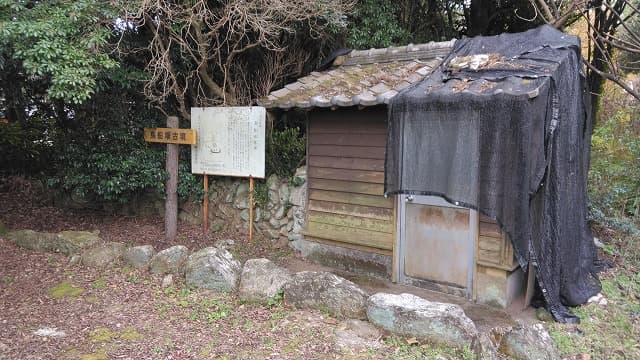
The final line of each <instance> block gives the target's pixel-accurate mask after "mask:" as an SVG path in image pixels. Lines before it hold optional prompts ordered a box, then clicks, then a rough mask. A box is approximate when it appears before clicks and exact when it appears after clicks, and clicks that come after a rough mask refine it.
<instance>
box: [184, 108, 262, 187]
mask: <svg viewBox="0 0 640 360" xmlns="http://www.w3.org/2000/svg"><path fill="white" fill-rule="evenodd" d="M191 128H192V129H193V130H195V132H196V134H197V140H196V144H193V145H191V172H192V173H194V174H203V175H219V176H235V177H249V178H264V177H265V140H266V139H265V133H266V109H265V108H264V107H260V106H242V107H207V108H199V107H193V108H191Z"/></svg>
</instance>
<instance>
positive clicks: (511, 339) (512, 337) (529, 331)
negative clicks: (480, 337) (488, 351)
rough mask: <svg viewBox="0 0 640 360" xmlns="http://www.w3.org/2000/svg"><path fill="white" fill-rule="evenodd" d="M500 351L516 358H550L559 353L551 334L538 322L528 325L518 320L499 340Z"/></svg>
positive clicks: (523, 359)
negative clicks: (516, 324)
mask: <svg viewBox="0 0 640 360" xmlns="http://www.w3.org/2000/svg"><path fill="white" fill-rule="evenodd" d="M500 351H501V352H502V353H503V354H505V355H508V356H509V358H510V359H516V360H552V359H559V358H560V354H559V353H558V349H557V348H556V345H555V343H554V342H553V339H552V338H551V335H549V333H548V332H547V330H546V329H545V328H544V325H542V324H540V323H538V324H533V325H529V324H526V323H524V322H520V323H519V324H518V326H515V327H513V328H512V329H511V331H508V332H506V333H505V334H504V335H503V336H502V340H501V341H500Z"/></svg>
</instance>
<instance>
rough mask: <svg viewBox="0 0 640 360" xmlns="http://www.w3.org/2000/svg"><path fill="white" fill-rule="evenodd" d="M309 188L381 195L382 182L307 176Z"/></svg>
mask: <svg viewBox="0 0 640 360" xmlns="http://www.w3.org/2000/svg"><path fill="white" fill-rule="evenodd" d="M308 181H309V188H311V189H318V190H334V191H343V192H345V191H346V192H351V193H357V194H368V195H382V194H383V193H384V184H371V183H366V182H358V181H346V180H328V179H315V178H309V180H308Z"/></svg>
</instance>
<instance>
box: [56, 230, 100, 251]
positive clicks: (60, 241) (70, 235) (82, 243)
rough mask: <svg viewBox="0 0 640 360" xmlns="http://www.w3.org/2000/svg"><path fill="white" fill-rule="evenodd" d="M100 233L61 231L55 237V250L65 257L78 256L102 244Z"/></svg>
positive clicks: (97, 231)
mask: <svg viewBox="0 0 640 360" xmlns="http://www.w3.org/2000/svg"><path fill="white" fill-rule="evenodd" d="M99 235H100V231H99V230H96V231H91V232H90V231H61V232H59V233H58V234H57V235H56V236H57V239H56V250H57V251H60V252H61V253H63V254H65V255H73V254H79V253H81V252H82V251H84V250H86V249H89V248H92V247H94V246H96V245H98V244H101V243H102V239H101V238H100V236H99Z"/></svg>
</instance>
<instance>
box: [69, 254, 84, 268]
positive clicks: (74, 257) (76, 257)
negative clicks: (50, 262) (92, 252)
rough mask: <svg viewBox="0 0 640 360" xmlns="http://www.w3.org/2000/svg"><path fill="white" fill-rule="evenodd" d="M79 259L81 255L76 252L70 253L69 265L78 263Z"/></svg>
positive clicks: (80, 259)
mask: <svg viewBox="0 0 640 360" xmlns="http://www.w3.org/2000/svg"><path fill="white" fill-rule="evenodd" d="M80 261H82V257H81V256H80V255H78V254H75V255H71V259H69V264H70V265H78V264H80Z"/></svg>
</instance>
